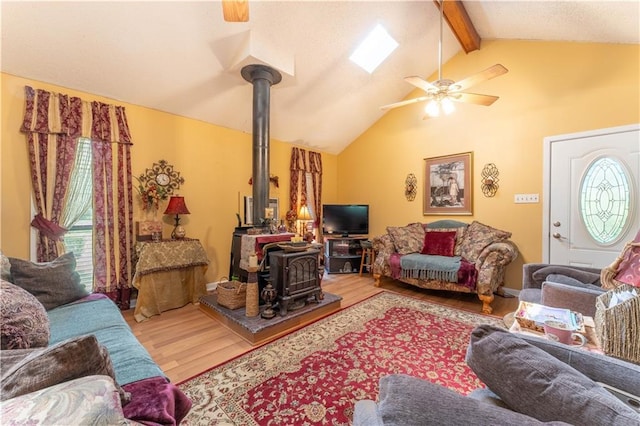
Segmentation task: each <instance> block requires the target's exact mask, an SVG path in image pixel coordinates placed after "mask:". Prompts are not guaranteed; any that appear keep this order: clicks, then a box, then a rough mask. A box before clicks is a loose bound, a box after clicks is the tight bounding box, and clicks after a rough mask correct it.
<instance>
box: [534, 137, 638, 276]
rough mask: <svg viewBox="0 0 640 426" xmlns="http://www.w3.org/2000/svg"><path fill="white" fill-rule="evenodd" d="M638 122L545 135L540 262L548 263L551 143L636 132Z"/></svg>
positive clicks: (543, 146)
mask: <svg viewBox="0 0 640 426" xmlns="http://www.w3.org/2000/svg"><path fill="white" fill-rule="evenodd" d="M639 130H640V124H629V125H624V126H616V127H607V128H604V129H596V130H589V131H586V132H577V133H567V134H564V135H555V136H546V137H545V138H544V140H543V144H542V158H543V166H542V262H543V263H549V256H550V253H549V252H550V250H549V243H550V242H551V233H550V232H551V231H550V222H551V218H550V214H551V212H550V207H551V206H550V200H549V197H550V195H551V144H552V143H555V142H564V141H568V140H575V139H583V138H586V137H593V136H602V135H609V134H613V133H627V132H637V131H639Z"/></svg>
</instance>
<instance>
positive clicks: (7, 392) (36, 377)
mask: <svg viewBox="0 0 640 426" xmlns="http://www.w3.org/2000/svg"><path fill="white" fill-rule="evenodd" d="M0 361H2V363H1V364H0V373H1V374H0V399H1V400H3V401H4V400H7V399H10V398H14V397H16V396H20V395H24V394H27V393H30V392H34V391H37V390H40V389H44V388H47V387H49V386H53V385H56V384H58V383H63V382H66V381H69V380H73V379H77V378H79V377H85V376H91V375H96V374H98V375H104V376H109V377H111V378H112V379H113V380H114V382H115V373H114V371H113V364H112V363H111V358H110V357H109V353H108V352H107V350H106V348H105V347H104V346H102V345H100V344H99V343H98V340H97V339H96V337H95V336H94V335H93V334H91V335H85V336H80V337H76V338H73V339H67V340H64V341H62V342H60V343H58V344H55V345H53V346H48V347H46V348H39V349H28V350H16V351H2V352H0ZM118 390H119V392H120V397H121V400H122V401H123V402H126V401H127V400H128V398H129V395H127V394H126V393H125V392H124V391H123V390H122V388H120V387H119V386H118Z"/></svg>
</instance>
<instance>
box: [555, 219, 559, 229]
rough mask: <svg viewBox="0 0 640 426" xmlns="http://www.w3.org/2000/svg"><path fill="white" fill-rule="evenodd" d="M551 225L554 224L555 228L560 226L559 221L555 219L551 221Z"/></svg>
mask: <svg viewBox="0 0 640 426" xmlns="http://www.w3.org/2000/svg"><path fill="white" fill-rule="evenodd" d="M553 226H555V227H556V228H557V227H558V226H560V222H558V221H557V220H556V221H555V222H553Z"/></svg>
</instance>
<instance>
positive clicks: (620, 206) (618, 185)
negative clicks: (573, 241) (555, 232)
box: [580, 157, 633, 245]
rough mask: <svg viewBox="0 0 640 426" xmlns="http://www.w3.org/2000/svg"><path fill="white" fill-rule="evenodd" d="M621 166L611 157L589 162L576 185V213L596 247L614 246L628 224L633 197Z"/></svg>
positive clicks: (623, 167) (622, 165)
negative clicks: (578, 194) (577, 207)
mask: <svg viewBox="0 0 640 426" xmlns="http://www.w3.org/2000/svg"><path fill="white" fill-rule="evenodd" d="M629 176H630V174H629V173H628V172H627V170H626V168H625V165H624V164H623V163H621V162H620V161H618V160H617V159H615V158H612V157H601V158H598V159H596V160H595V161H593V162H592V163H591V164H590V165H589V167H587V170H586V171H585V173H584V176H583V179H582V182H581V185H580V214H581V216H582V221H583V223H584V225H585V227H586V229H587V232H589V235H591V237H592V238H593V239H594V241H596V242H597V243H599V244H603V245H606V244H613V243H615V242H616V241H617V240H618V239H619V238H620V237H621V236H622V235H623V234H624V231H625V230H626V227H627V226H628V225H629V223H630V219H631V211H630V208H631V206H632V201H633V200H632V199H631V197H632V196H633V194H632V192H631V179H630V178H629Z"/></svg>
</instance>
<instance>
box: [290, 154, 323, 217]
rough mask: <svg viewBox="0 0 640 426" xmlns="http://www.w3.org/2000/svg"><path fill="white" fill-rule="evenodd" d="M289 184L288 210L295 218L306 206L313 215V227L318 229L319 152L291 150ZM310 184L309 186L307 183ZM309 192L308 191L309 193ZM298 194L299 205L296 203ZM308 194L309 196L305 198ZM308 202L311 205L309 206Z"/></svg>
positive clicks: (320, 157) (319, 201)
mask: <svg viewBox="0 0 640 426" xmlns="http://www.w3.org/2000/svg"><path fill="white" fill-rule="evenodd" d="M289 169H290V173H291V184H290V187H289V188H290V189H289V209H290V212H295V216H296V217H297V214H298V212H299V210H300V207H302V206H305V205H306V206H308V207H309V210H310V211H311V212H312V214H313V218H314V226H315V227H317V228H320V209H321V208H322V156H321V154H320V153H319V152H311V151H309V152H308V155H307V151H306V150H304V149H301V148H295V147H294V148H292V149H291V164H290V168H289ZM308 182H310V184H309V183H308ZM309 190H310V191H309ZM298 194H300V203H298ZM307 194H309V196H307ZM309 200H310V201H311V202H312V203H313V205H309V204H308V202H309Z"/></svg>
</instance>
